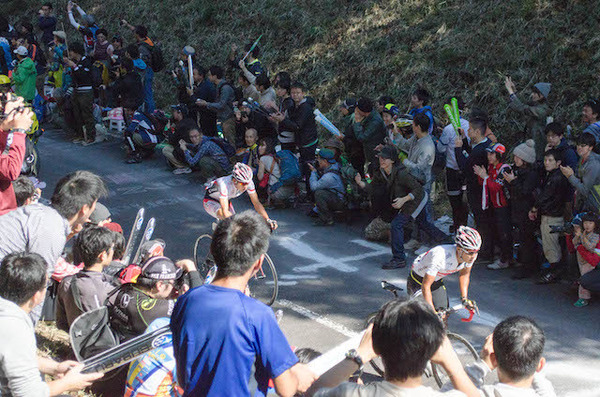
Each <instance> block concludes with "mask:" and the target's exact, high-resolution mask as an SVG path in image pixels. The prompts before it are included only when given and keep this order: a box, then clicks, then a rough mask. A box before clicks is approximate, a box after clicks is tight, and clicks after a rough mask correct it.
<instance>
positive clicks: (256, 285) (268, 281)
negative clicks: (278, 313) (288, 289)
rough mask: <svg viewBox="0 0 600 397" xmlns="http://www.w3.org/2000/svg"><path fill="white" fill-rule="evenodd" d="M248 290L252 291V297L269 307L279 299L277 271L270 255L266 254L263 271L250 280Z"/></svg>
mask: <svg viewBox="0 0 600 397" xmlns="http://www.w3.org/2000/svg"><path fill="white" fill-rule="evenodd" d="M248 288H249V289H250V296H251V297H253V298H254V299H257V300H259V301H261V302H262V303H264V304H265V305H267V306H271V305H272V304H273V302H275V299H277V294H278V293H279V287H278V285H277V270H276V269H275V264H273V261H272V260H271V258H270V257H269V255H267V254H265V260H264V261H263V264H262V269H261V270H260V271H259V272H258V273H257V274H256V275H255V276H254V277H252V278H251V279H250V281H249V282H248Z"/></svg>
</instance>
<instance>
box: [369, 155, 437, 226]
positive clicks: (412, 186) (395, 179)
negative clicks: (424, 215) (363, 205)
mask: <svg viewBox="0 0 600 397" xmlns="http://www.w3.org/2000/svg"><path fill="white" fill-rule="evenodd" d="M382 185H385V186H386V188H387V190H388V191H389V194H390V204H391V203H392V201H394V200H395V199H397V198H401V197H404V196H407V195H408V194H412V196H413V200H411V201H408V202H407V203H406V204H404V205H403V206H402V208H400V211H399V212H401V213H403V214H405V215H407V216H410V217H412V218H416V217H417V216H418V215H419V214H420V213H421V211H422V210H423V208H424V207H425V204H426V203H427V196H426V193H425V190H424V189H423V186H422V185H421V184H420V183H419V182H418V181H417V180H416V179H415V178H414V177H413V176H412V175H411V174H410V173H409V172H408V169H407V168H406V167H405V166H404V165H403V164H401V163H397V164H394V168H392V172H391V173H390V175H384V173H383V170H381V169H378V170H377V171H375V173H374V175H373V183H371V184H369V185H367V186H368V187H369V193H373V191H372V190H373V189H377V187H378V186H382Z"/></svg>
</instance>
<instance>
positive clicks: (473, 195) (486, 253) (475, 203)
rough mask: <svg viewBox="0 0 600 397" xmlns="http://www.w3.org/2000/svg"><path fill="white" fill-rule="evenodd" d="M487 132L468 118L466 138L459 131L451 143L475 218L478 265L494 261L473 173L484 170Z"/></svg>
mask: <svg viewBox="0 0 600 397" xmlns="http://www.w3.org/2000/svg"><path fill="white" fill-rule="evenodd" d="M486 130H487V122H486V121H485V120H483V119H480V118H476V117H473V116H471V117H469V130H468V131H467V134H468V138H469V140H467V139H466V138H463V136H465V131H464V130H463V129H462V128H461V129H460V130H459V132H460V134H459V136H457V137H456V140H455V141H454V154H455V155H456V162H457V163H458V167H459V168H460V170H461V171H462V172H463V174H464V175H465V181H466V184H467V201H468V202H469V208H470V209H471V212H472V213H473V218H475V224H476V226H477V230H478V231H479V233H481V236H482V239H483V246H482V247H481V252H480V254H479V257H478V260H479V262H488V263H491V262H492V261H493V259H494V255H493V249H494V240H493V233H492V230H491V228H490V226H491V222H492V220H491V213H490V211H489V210H483V209H482V207H481V196H482V194H483V192H482V189H481V185H480V184H479V177H478V176H477V174H475V172H474V168H473V167H474V166H475V165H479V166H482V167H484V168H486V169H487V166H488V161H487V151H486V149H487V148H488V147H490V146H491V144H492V143H491V141H490V139H489V138H486V137H485V133H486Z"/></svg>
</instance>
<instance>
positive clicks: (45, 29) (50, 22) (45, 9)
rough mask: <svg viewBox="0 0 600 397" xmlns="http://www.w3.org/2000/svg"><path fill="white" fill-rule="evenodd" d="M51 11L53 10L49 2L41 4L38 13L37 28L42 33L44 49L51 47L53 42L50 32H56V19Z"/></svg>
mask: <svg viewBox="0 0 600 397" xmlns="http://www.w3.org/2000/svg"><path fill="white" fill-rule="evenodd" d="M53 11H54V8H53V7H52V3H50V2H46V3H44V4H42V8H40V11H39V14H40V16H39V18H38V27H39V28H40V30H41V31H42V43H44V44H45V45H46V48H49V47H51V46H52V41H53V40H54V37H53V35H52V32H53V31H54V30H56V17H55V16H54V15H53V14H52V12H53Z"/></svg>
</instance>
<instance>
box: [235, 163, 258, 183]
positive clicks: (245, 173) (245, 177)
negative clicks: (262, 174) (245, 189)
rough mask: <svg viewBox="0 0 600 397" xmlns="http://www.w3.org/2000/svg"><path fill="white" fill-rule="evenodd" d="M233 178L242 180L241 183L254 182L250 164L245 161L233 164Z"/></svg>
mask: <svg viewBox="0 0 600 397" xmlns="http://www.w3.org/2000/svg"><path fill="white" fill-rule="evenodd" d="M232 176H233V179H235V180H236V181H238V182H240V183H244V184H248V183H250V182H252V176H253V173H252V168H250V167H249V166H247V165H246V164H244V163H236V164H235V165H234V166H233V173H232Z"/></svg>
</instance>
